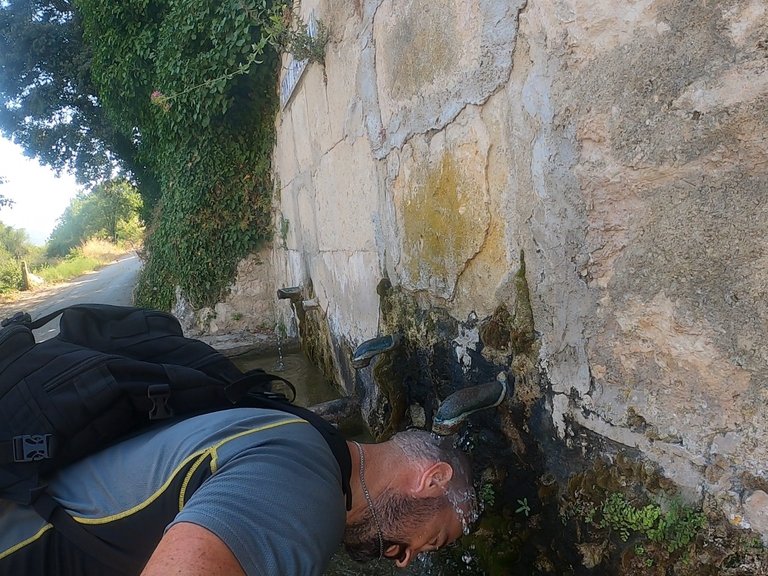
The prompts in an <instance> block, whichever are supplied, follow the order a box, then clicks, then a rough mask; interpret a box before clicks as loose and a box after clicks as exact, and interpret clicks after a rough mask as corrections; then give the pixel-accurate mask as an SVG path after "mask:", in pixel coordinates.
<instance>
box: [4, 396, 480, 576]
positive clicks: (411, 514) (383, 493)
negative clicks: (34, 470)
mask: <svg viewBox="0 0 768 576" xmlns="http://www.w3.org/2000/svg"><path fill="white" fill-rule="evenodd" d="M442 444H443V442H441V441H439V440H437V439H435V438H433V437H432V435H431V434H429V433H426V432H419V431H412V432H403V433H401V434H398V435H396V436H394V437H393V438H392V439H391V440H389V441H387V442H384V443H382V444H375V445H373V444H369V445H360V444H357V443H356V442H348V443H347V447H348V449H349V456H350V458H351V460H352V470H353V473H352V475H351V478H350V479H349V481H350V488H351V502H350V506H349V509H347V506H346V499H345V497H344V494H343V493H342V489H341V487H342V485H343V481H342V480H343V479H342V474H341V472H340V468H339V465H338V463H337V461H336V459H335V457H334V455H333V453H332V452H331V450H330V448H329V445H328V443H327V442H326V441H325V440H324V438H323V436H322V435H321V434H320V432H318V430H317V429H316V428H315V427H313V426H312V425H310V424H308V423H307V422H306V421H305V420H303V419H301V418H298V417H296V416H294V415H292V414H288V413H285V412H282V411H274V410H265V409H254V408H240V409H233V410H225V411H221V412H214V413H210V414H205V415H200V416H194V417H191V418H188V419H185V420H182V421H177V422H174V423H171V424H167V425H163V426H160V427H157V428H153V429H150V430H148V431H145V432H142V433H140V434H137V435H135V436H133V437H131V438H128V439H126V440H124V441H122V442H120V443H119V444H117V445H115V446H113V447H110V448H108V449H106V450H104V451H102V452H99V453H97V454H94V455H92V456H89V457H87V458H85V459H83V460H81V461H79V462H77V463H75V464H74V465H72V466H69V467H68V468H66V469H64V470H62V471H61V472H60V473H59V474H57V475H56V476H55V477H54V478H53V479H51V482H50V484H49V488H48V492H49V494H51V495H52V496H53V497H54V499H55V500H56V501H58V502H59V503H61V505H62V506H63V507H64V509H65V510H66V512H67V513H68V514H69V515H70V516H71V517H73V518H74V520H75V521H76V522H77V523H78V524H80V525H81V526H84V527H86V528H87V529H88V531H89V532H90V533H92V534H95V535H97V536H98V537H99V538H100V539H101V540H102V541H103V542H104V549H103V551H97V552H95V553H94V552H91V553H90V554H84V553H82V552H81V551H79V550H77V549H76V548H75V547H73V546H71V545H69V543H68V542H66V541H65V539H64V538H63V536H62V535H61V534H60V533H59V532H58V531H56V530H55V529H52V528H51V526H50V524H48V523H46V522H45V521H44V520H43V519H42V518H41V517H40V516H39V515H38V514H37V513H35V511H34V510H32V509H30V508H26V507H22V506H18V505H15V504H11V503H7V502H5V503H0V575H9V576H10V575H16V574H25V575H27V576H33V575H37V574H40V575H48V574H50V575H54V574H55V575H68V574H73V575H74V574H77V575H87V574H126V575H128V574H133V575H135V574H139V573H141V574H142V576H160V575H162V576H169V575H185V576H197V575H203V574H205V575H222V576H223V575H227V576H234V575H244V574H245V575H248V576H251V575H259V576H261V575H265V576H266V575H268V576H275V575H290V576H294V575H303V574H312V575H321V574H322V573H323V572H324V571H325V568H326V566H327V564H328V561H329V559H330V557H331V556H332V555H333V553H334V552H335V551H336V550H337V549H338V547H339V544H340V543H342V541H343V542H344V544H345V546H346V547H347V549H348V550H349V552H350V554H351V555H352V556H353V557H354V558H356V559H359V560H367V559H371V558H378V557H380V556H381V557H385V558H390V559H392V560H394V561H395V562H396V564H397V565H398V566H401V567H402V566H407V565H408V564H409V563H410V562H411V561H412V560H413V559H414V558H415V557H416V555H418V554H419V553H421V552H425V551H429V550H434V549H437V548H439V547H440V546H443V545H445V544H447V543H449V542H452V541H454V540H455V539H456V538H458V537H459V536H461V534H462V533H463V531H464V530H465V529H466V526H467V524H468V523H469V522H471V521H472V520H473V515H474V514H475V508H474V497H473V496H474V492H473V490H472V485H471V479H470V476H471V474H470V470H469V468H468V466H467V464H466V462H465V461H464V460H463V458H462V455H461V453H460V452H458V451H455V450H452V449H450V448H448V449H446V448H445V447H444V446H443V445H442Z"/></svg>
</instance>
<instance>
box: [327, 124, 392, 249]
mask: <svg viewBox="0 0 768 576" xmlns="http://www.w3.org/2000/svg"><path fill="white" fill-rule="evenodd" d="M377 181H378V179H377V177H376V165H375V163H374V161H373V158H372V157H371V153H370V147H369V146H368V143H367V142H366V141H365V140H362V139H361V140H358V141H357V142H355V143H354V144H350V143H349V142H348V141H346V140H344V141H342V142H340V143H339V144H338V145H337V146H335V147H334V148H333V149H332V150H330V151H329V152H328V153H327V154H325V155H324V156H323V157H322V159H321V160H320V164H319V166H318V168H317V172H316V173H315V178H314V186H315V189H316V197H317V201H316V202H317V221H318V223H320V225H319V228H318V230H317V238H318V247H319V249H320V250H321V251H328V250H347V251H350V250H362V251H374V250H375V244H374V240H375V239H374V233H375V231H374V225H373V222H374V216H375V213H376V211H377V210H378V206H379V203H378V188H377V186H376V184H377Z"/></svg>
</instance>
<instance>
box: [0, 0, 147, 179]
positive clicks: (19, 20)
mask: <svg viewBox="0 0 768 576" xmlns="http://www.w3.org/2000/svg"><path fill="white" fill-rule="evenodd" d="M0 53H2V54H3V61H2V66H0V101H1V102H2V104H3V105H2V106H0V132H2V134H3V135H5V136H6V137H12V138H13V140H14V141H15V142H16V143H17V144H19V145H20V146H21V147H22V148H23V149H24V151H25V153H26V154H28V155H29V156H31V157H34V158H36V159H37V160H39V161H40V162H41V163H43V164H46V165H48V166H51V167H52V168H53V169H54V170H56V171H57V172H60V171H61V170H64V169H66V170H68V171H71V172H72V173H74V174H75V175H76V177H77V178H78V180H79V181H80V182H81V183H83V184H85V183H94V182H98V181H101V180H104V179H107V178H109V177H111V176H112V175H113V174H114V173H115V172H116V171H118V170H119V169H120V167H121V165H123V166H126V165H127V168H126V169H130V167H131V166H132V164H133V163H134V158H135V154H136V150H135V146H134V145H133V143H132V142H131V141H130V139H126V138H125V135H123V134H121V133H120V132H118V131H116V130H115V129H114V126H113V125H112V123H111V122H110V121H109V120H108V118H106V117H105V114H104V109H103V108H102V107H101V106H100V105H99V98H98V94H97V92H96V90H95V87H94V86H93V83H92V81H91V77H90V62H91V49H90V47H89V46H88V45H87V44H85V43H84V42H83V30H82V21H81V18H80V16H79V13H78V12H77V11H76V10H75V8H74V6H73V4H72V2H69V1H67V0H47V1H45V0H43V1H40V0H8V1H4V2H2V4H0Z"/></svg>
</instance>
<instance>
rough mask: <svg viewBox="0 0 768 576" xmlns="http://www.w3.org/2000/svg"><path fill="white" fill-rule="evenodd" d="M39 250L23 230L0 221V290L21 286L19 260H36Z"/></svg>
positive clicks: (4, 290) (14, 288)
mask: <svg viewBox="0 0 768 576" xmlns="http://www.w3.org/2000/svg"><path fill="white" fill-rule="evenodd" d="M39 252H40V249H39V248H38V247H36V246H33V245H32V244H31V243H30V241H29V237H28V236H27V233H26V232H25V231H24V230H21V229H18V228H13V227H11V226H6V225H5V224H2V223H0V292H6V291H8V290H16V289H18V288H20V287H21V261H22V260H37V259H38V257H39Z"/></svg>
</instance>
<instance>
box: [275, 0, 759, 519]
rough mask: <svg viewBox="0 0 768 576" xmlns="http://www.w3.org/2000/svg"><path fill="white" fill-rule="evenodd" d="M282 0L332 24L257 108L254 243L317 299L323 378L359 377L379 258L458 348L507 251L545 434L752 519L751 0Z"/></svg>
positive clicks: (484, 315) (755, 51) (754, 170)
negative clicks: (264, 123) (269, 120)
mask: <svg viewBox="0 0 768 576" xmlns="http://www.w3.org/2000/svg"><path fill="white" fill-rule="evenodd" d="M299 10H300V13H301V14H302V16H303V17H305V18H308V17H309V15H310V13H314V15H315V16H316V17H317V18H318V19H319V20H320V21H321V22H323V23H324V24H326V25H328V26H329V28H330V32H331V41H330V43H329V45H328V47H327V50H326V55H325V61H324V63H323V64H311V65H309V66H308V67H307V69H306V70H305V72H304V74H303V77H302V78H301V79H300V80H299V82H298V84H297V86H296V87H295V89H294V91H293V94H292V95H291V98H290V100H289V101H288V102H287V104H286V105H285V107H284V108H283V109H282V110H281V112H280V115H279V118H278V121H277V122H278V123H277V132H278V140H277V146H276V148H275V156H274V170H275V176H276V182H277V183H278V184H277V187H278V191H277V192H278V193H277V194H276V201H275V210H276V241H275V243H274V247H273V252H272V255H271V258H272V265H273V268H274V274H275V287H276V288H277V287H282V286H297V285H300V286H302V287H303V288H304V289H305V294H304V297H305V298H313V297H314V298H317V301H318V303H319V307H318V308H316V309H312V310H307V311H306V314H312V315H314V316H315V317H316V319H317V320H319V321H321V322H322V323H323V324H324V325H325V326H327V331H328V335H329V338H330V342H331V348H332V351H333V354H334V366H335V368H334V370H335V376H336V378H337V380H338V381H339V382H340V383H341V384H342V385H343V386H345V387H346V389H347V390H348V391H350V392H353V391H354V388H355V386H356V384H355V383H354V380H356V379H362V380H363V381H365V380H366V378H370V376H369V375H367V373H366V374H361V373H360V372H358V373H357V375H355V372H354V371H353V370H351V369H350V366H349V354H350V352H351V351H352V350H353V349H354V348H355V347H356V346H357V345H359V344H360V343H361V342H363V341H364V340H366V339H369V338H372V337H374V336H377V335H380V334H381V333H382V330H384V329H386V325H385V323H383V322H382V318H381V306H380V304H381V302H380V298H379V294H377V286H378V285H379V283H380V281H381V280H382V279H383V278H387V279H388V280H389V282H390V283H391V284H392V285H393V286H395V287H396V288H397V289H398V290H401V291H404V292H406V293H409V294H411V295H412V297H413V298H414V300H415V301H418V302H419V303H420V305H421V306H422V308H424V309H427V308H430V307H439V308H441V309H444V310H446V311H447V312H448V313H449V314H450V316H451V317H452V318H453V319H454V320H455V321H456V322H457V325H458V326H459V331H460V334H461V338H458V339H457V340H455V341H453V342H447V343H446V344H447V345H448V346H453V347H454V348H455V351H456V352H455V353H456V354H457V357H458V356H460V355H461V354H464V353H465V352H466V349H467V347H469V348H472V349H475V350H479V349H481V348H482V343H481V342H480V336H479V332H478V331H477V330H474V331H473V330H471V329H464V328H462V327H470V328H471V326H473V325H475V324H476V323H477V322H478V321H480V322H482V321H483V320H484V319H488V318H490V317H491V316H492V315H493V314H494V312H495V311H497V310H498V309H499V307H500V306H506V307H507V308H509V309H512V308H514V304H515V299H516V298H517V296H516V294H517V293H516V291H515V289H514V278H515V274H516V273H517V272H518V270H520V268H521V254H524V257H525V263H526V267H525V279H526V280H527V284H528V287H529V291H530V303H531V309H532V312H533V320H534V326H535V330H536V335H537V339H538V346H537V348H536V350H537V351H538V357H537V361H538V366H539V370H540V372H541V374H542V375H543V377H544V379H545V381H546V382H547V383H548V386H549V389H548V390H547V394H548V411H549V415H550V418H551V420H552V423H553V424H554V427H555V429H556V430H557V432H558V435H559V436H560V438H561V439H563V440H564V441H565V442H568V439H569V436H570V434H571V433H572V428H573V427H574V426H581V427H585V428H587V429H589V430H591V431H593V432H596V433H597V434H599V435H602V436H604V437H607V438H610V439H611V440H613V441H615V442H618V443H620V444H624V445H627V446H631V447H636V448H639V449H640V451H641V452H642V453H644V455H645V456H647V457H648V458H649V459H650V460H652V461H653V462H655V463H656V464H658V465H659V466H661V467H662V469H663V471H664V473H665V474H666V475H667V476H668V477H670V478H671V479H672V480H674V482H676V483H677V484H678V485H679V486H681V487H683V488H685V489H687V490H688V491H689V492H690V494H691V495H693V496H701V495H704V494H713V495H716V497H717V498H718V500H719V503H720V504H721V506H722V508H723V509H724V510H725V513H726V515H727V516H728V517H729V518H730V519H731V520H732V522H733V523H734V524H739V525H742V526H747V525H749V524H750V522H751V523H752V524H754V525H755V527H757V528H759V529H760V530H762V531H763V532H764V533H765V534H768V525H765V523H764V522H763V521H762V520H761V518H762V516H761V514H763V512H764V510H763V509H762V508H761V505H758V504H755V503H760V502H765V500H766V499H765V498H763V497H762V496H764V494H763V493H762V492H761V491H760V490H758V489H756V487H759V486H761V485H764V484H768V472H767V471H766V465H765V463H766V461H768V444H767V443H766V442H765V441H764V437H765V435H766V433H768V364H767V360H768V344H767V343H766V338H765V336H766V331H767V330H766V329H767V328H768V303H767V302H768V300H766V294H767V293H768V243H767V242H766V237H767V236H766V232H767V231H768V201H767V200H768V170H767V169H766V158H768V8H766V4H765V2H763V1H762V0H730V1H728V0H726V1H718V2H715V1H712V0H705V1H701V2H687V1H685V0H636V1H629V2H619V3H617V2H613V1H608V0H598V1H594V0H593V1H590V2H585V1H577V0H539V1H533V0H531V1H528V2H525V1H524V0H517V1H516V0H507V1H503V2H502V1H500V0H496V1H494V0H466V1H461V2H457V1H449V0H433V1H431V2H419V1H416V0H397V1H395V0H356V1H352V0H314V1H312V0H304V1H303V2H302V3H301V6H300V8H299ZM289 63H290V56H286V57H285V64H286V66H288V65H289ZM279 314H280V315H282V317H283V322H285V324H286V325H290V318H289V315H290V308H289V307H288V306H287V305H284V306H283V305H281V306H280V307H279ZM467 335H470V337H468V336H467ZM472 339H475V341H474V342H473V341H471V340H472ZM745 478H750V479H751V481H750V482H746V481H745ZM745 502H747V503H751V504H753V505H747V506H746V507H745V506H744V503H745Z"/></svg>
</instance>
